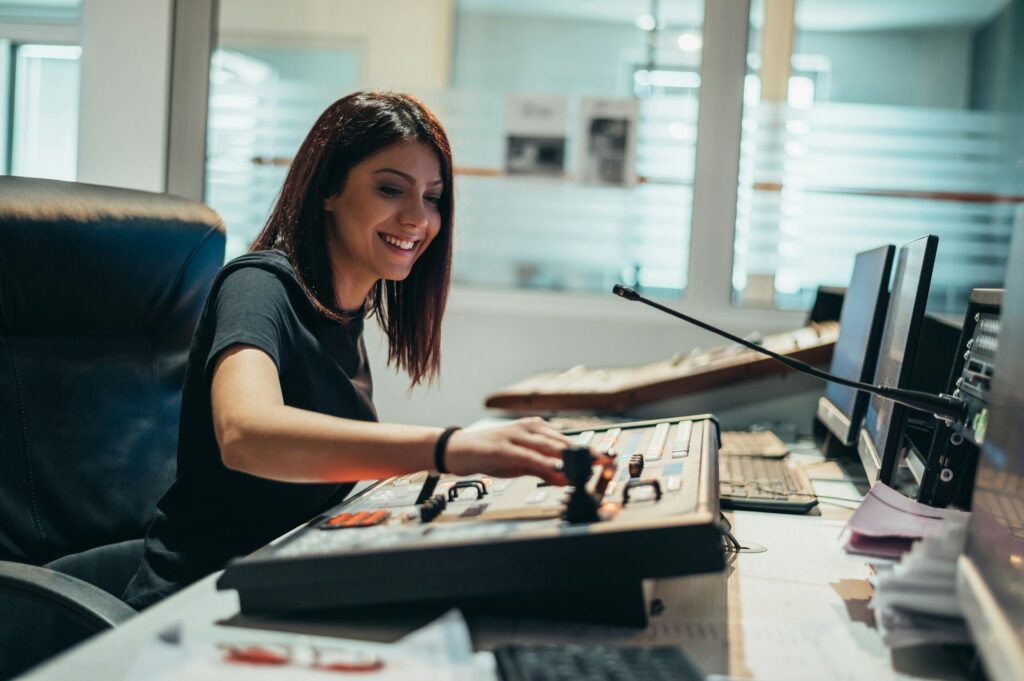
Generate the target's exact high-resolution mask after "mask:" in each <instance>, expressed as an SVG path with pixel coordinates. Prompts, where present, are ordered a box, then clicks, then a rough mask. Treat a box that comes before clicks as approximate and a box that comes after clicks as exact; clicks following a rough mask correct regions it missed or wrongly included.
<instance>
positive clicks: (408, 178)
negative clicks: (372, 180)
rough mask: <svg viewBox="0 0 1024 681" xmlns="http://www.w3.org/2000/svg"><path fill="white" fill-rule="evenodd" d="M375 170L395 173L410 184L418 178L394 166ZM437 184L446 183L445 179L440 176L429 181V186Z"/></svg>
mask: <svg viewBox="0 0 1024 681" xmlns="http://www.w3.org/2000/svg"><path fill="white" fill-rule="evenodd" d="M373 172H374V174H377V173H393V174H395V175H398V176H399V177H401V178H402V179H404V180H405V181H406V182H408V183H409V184H416V178H415V177H413V176H412V175H410V174H409V173H403V172H402V171H401V170H395V169H394V168H381V169H380V170H375V171H373ZM435 184H444V180H442V179H440V178H438V179H436V180H434V181H433V182H428V183H427V186H429V187H433V186H434V185H435Z"/></svg>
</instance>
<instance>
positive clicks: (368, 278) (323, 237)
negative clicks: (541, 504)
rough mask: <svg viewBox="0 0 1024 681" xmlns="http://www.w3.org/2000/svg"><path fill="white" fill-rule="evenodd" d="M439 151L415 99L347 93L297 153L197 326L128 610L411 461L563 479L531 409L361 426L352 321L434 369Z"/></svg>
mask: <svg viewBox="0 0 1024 681" xmlns="http://www.w3.org/2000/svg"><path fill="white" fill-rule="evenodd" d="M453 207H454V206H453V187H452V160H451V150H450V147H449V144H448V139H447V136H446V135H445V132H444V129H443V128H442V127H441V124H440V123H439V122H438V121H437V119H436V118H435V117H434V116H433V115H432V114H431V113H430V112H429V111H428V110H427V109H426V108H425V107H424V106H423V105H422V104H420V103H419V102H418V101H416V100H415V99H413V98H411V97H408V96H406V95H400V94H390V93H372V92H359V93H356V94H353V95H349V96H348V97H344V98H343V99H340V100H338V101H337V102H335V103H334V104H332V105H331V106H330V107H328V109H327V110H326V111H325V112H324V113H323V114H322V115H321V116H320V118H319V120H317V122H316V123H315V124H314V126H313V129H312V130H311V131H310V132H309V135H308V136H307V137H306V139H305V141H304V142H303V143H302V146H301V147H300V148H299V151H298V153H297V154H296V156H295V159H294V161H293V162H292V164H291V167H290V168H289V171H288V176H287V178H286V180H285V183H284V186H283V187H282V189H281V194H280V196H279V198H278V200H277V204H276V206H275V208H274V210H273V212H272V214H271V215H270V218H269V219H268V221H267V224H266V226H265V227H264V229H263V231H262V232H261V233H260V235H259V236H258V237H257V238H256V241H255V243H254V244H253V246H252V249H251V251H250V253H248V254H246V255H243V256H241V257H239V258H237V259H235V260H233V261H232V262H230V263H228V264H227V265H226V266H225V267H224V269H223V270H222V271H221V273H220V274H219V275H218V277H217V279H216V281H215V282H214V284H213V287H212V290H211V291H210V296H209V299H208V300H207V304H206V309H205V310H204V312H203V315H202V318H201V319H200V321H199V325H198V327H197V328H196V333H195V338H194V340H193V343H192V349H191V352H190V355H189V364H188V370H187V372H186V376H185V385H184V390H183V393H182V406H181V425H180V430H179V443H178V475H177V480H176V481H175V482H174V484H173V485H172V486H171V488H170V490H168V492H167V494H165V495H164V497H163V498H162V499H161V500H160V503H159V505H158V509H157V513H156V517H155V519H154V521H153V523H152V525H151V526H150V529H149V532H148V534H147V537H146V553H145V557H144V559H143V561H142V564H141V566H140V568H139V570H138V572H137V573H136V575H135V577H134V578H133V579H132V581H131V583H130V584H129V585H128V588H127V591H126V592H125V599H126V600H127V601H128V602H129V603H130V604H131V605H133V606H134V607H136V608H143V607H146V606H148V605H149V604H151V603H153V602H155V601H157V600H159V599H160V598H162V597H164V596H166V595H168V594H170V593H172V592H173V591H175V590H177V589H179V588H181V587H182V586H185V585H187V584H189V583H191V582H193V581H195V580H196V579H199V578H200V577H202V576H204V575H206V574H209V573H210V572H213V571H215V570H218V569H220V568H222V567H224V565H225V563H227V561H228V560H229V559H231V558H232V557H235V556H241V555H244V554H246V553H249V552H251V551H253V550H255V549H257V548H259V547H260V546H262V545H264V544H266V543H267V542H268V541H269V540H271V539H273V538H275V537H277V536H279V535H281V534H283V533H284V532H286V531H288V530H289V529H291V528H293V527H295V526H297V525H299V524H300V523H303V522H305V521H306V520H308V519H310V518H311V517H313V516H315V515H317V514H318V513H320V512H322V511H324V510H326V509H327V508H329V507H330V506H331V505H333V504H335V503H337V502H339V501H341V499H343V498H344V497H345V495H346V494H348V492H349V491H350V490H351V487H352V483H353V482H354V481H357V480H365V479H377V478H384V477H388V476H392V475H398V474H403V473H410V472H415V471H420V470H438V469H440V470H442V471H448V472H451V473H455V474H469V473H487V474H490V475H494V476H505V477H507V476H518V475H525V474H530V475H537V476H539V477H541V478H543V479H545V480H547V481H549V482H552V483H556V484H562V483H564V478H563V477H562V474H561V473H560V472H559V465H558V463H559V458H558V457H559V456H560V454H561V450H562V449H563V448H564V447H565V446H566V445H567V444H569V440H568V439H567V438H565V437H564V436H562V435H561V434H560V433H558V432H557V431H555V430H554V429H552V428H550V427H549V426H548V425H547V424H545V423H544V422H543V421H542V420H540V419H523V420H520V421H516V422H514V423H511V424H509V425H505V426H501V427H497V428H492V429H487V430H479V431H462V430H456V429H447V430H442V429H440V428H429V427H421V426H407V425H392V424H381V423H377V422H376V421H377V415H376V411H375V409H374V406H373V402H372V400H371V380H370V369H369V362H368V361H367V358H366V350H365V347H364V343H363V337H362V333H363V320H364V318H366V317H375V318H376V319H377V321H378V322H379V323H380V325H381V326H382V327H383V329H384V331H385V333H386V335H387V338H388V361H389V363H393V364H396V365H397V366H399V367H401V368H402V369H404V370H405V371H406V372H407V373H408V374H409V376H410V378H411V379H412V384H413V385H416V384H418V383H420V382H421V381H423V380H424V379H427V380H430V379H433V378H434V377H435V376H436V375H437V372H438V368H439V365H440V345H441V320H442V316H443V313H444V308H445V301H446V299H447V295H448V285H449V280H450V268H451V254H452V216H453Z"/></svg>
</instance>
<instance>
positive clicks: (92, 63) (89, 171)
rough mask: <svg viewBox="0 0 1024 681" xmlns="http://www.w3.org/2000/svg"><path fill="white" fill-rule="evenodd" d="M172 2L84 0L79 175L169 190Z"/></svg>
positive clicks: (91, 179)
mask: <svg viewBox="0 0 1024 681" xmlns="http://www.w3.org/2000/svg"><path fill="white" fill-rule="evenodd" d="M172 4H173V3H172V0H146V2H138V0H88V2H84V3H83V4H82V21H81V40H82V43H81V44H82V80H81V89H80V92H81V100H80V105H79V122H78V130H79V134H78V180H79V181H80V182H89V183H93V184H103V185H112V186H117V187H128V188H131V189H144V190H148V191H156V192H162V191H164V190H165V188H166V172H167V128H168V110H169V93H170V72H171V67H170V63H171V61H170V60H171V35H172V31H171V22H172V14H171V10H172Z"/></svg>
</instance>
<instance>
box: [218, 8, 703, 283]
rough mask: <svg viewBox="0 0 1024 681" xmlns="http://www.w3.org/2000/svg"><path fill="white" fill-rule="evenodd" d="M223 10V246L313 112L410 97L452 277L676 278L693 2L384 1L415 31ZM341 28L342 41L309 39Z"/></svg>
mask: <svg viewBox="0 0 1024 681" xmlns="http://www.w3.org/2000/svg"><path fill="white" fill-rule="evenodd" d="M220 7H221V19H220V28H221V31H220V34H221V35H222V36H224V38H223V39H222V40H221V43H220V46H219V47H220V49H219V50H218V51H217V52H216V54H215V57H214V60H213V71H212V74H211V86H210V109H209V113H210V118H209V139H208V154H207V155H208V162H207V196H206V200H207V202H208V203H209V204H210V205H211V206H212V207H214V208H215V209H217V210H218V211H220V212H221V214H222V215H223V216H224V219H225V221H226V223H227V225H228V234H229V244H228V257H231V256H232V255H237V254H238V253H240V252H242V251H243V250H245V248H246V246H247V244H248V243H250V242H251V241H252V238H253V237H254V236H255V234H256V233H257V232H258V231H259V229H260V228H261V227H262V225H263V222H264V221H265V219H266V216H267V213H268V211H269V209H270V207H271V204H272V202H273V200H274V197H275V195H276V193H277V191H278V189H279V188H280V185H281V181H282V180H283V178H284V173H285V168H286V166H287V163H288V162H289V161H290V158H291V156H292V155H293V154H294V153H295V150H296V149H297V148H298V145H299V143H300V142H301V140H302V137H303V135H304V134H305V133H306V132H307V130H308V129H309V126H310V125H311V124H312V123H313V121H314V119H315V117H316V115H317V114H319V113H320V111H321V110H322V109H323V108H324V107H325V106H326V105H327V104H328V103H330V102H331V101H333V100H334V99H336V98H338V97H340V96H342V95H345V94H347V93H349V92H351V91H353V90H355V89H358V88H382V89H396V90H402V91H406V92H410V93H412V94H414V95H416V96H418V97H420V98H421V99H423V100H424V101H425V102H426V103H427V105H428V106H430V108H431V109H433V110H434V111H435V112H436V113H437V114H438V116H439V117H440V119H441V120H442V122H443V123H444V124H445V126H446V128H447V130H448V133H449V136H450V138H451V141H452V146H453V151H454V157H455V164H456V168H455V172H456V176H457V187H456V191H457V197H458V198H457V210H456V225H457V227H456V240H455V267H454V270H453V274H454V279H455V281H456V282H459V283H463V284H468V285H481V286H499V287H525V288H543V289H555V290H567V291H594V292H600V293H602V294H603V293H606V292H607V290H608V288H609V287H610V286H611V284H612V283H614V282H618V281H623V280H625V281H627V282H629V283H636V284H639V285H640V286H642V287H644V288H646V289H648V290H657V291H661V292H663V293H668V294H670V295H678V294H679V293H680V292H681V291H682V290H683V288H684V287H685V285H686V267H687V261H688V243H689V228H690V210H691V202H692V184H693V166H694V142H695V139H696V124H697V102H698V92H699V87H700V61H701V50H702V27H703V2H702V0H662V1H661V2H658V1H657V0H655V1H654V2H651V1H649V0H623V1H622V2H615V3H603V4H601V5H595V6H592V5H590V4H588V3H550V2H542V1H540V0H532V1H522V0H457V2H455V3H454V14H455V16H454V21H452V17H451V15H450V14H448V13H449V12H451V11H453V9H452V4H450V3H446V2H431V3H426V2H424V1H423V0H405V1H404V2H403V1H399V2H396V3H393V4H392V5H390V6H389V7H390V9H389V12H390V14H391V15H398V14H402V15H409V16H404V18H403V21H412V19H410V16H412V15H413V14H416V16H417V17H419V18H417V19H416V21H419V22H421V23H422V24H423V25H424V28H423V31H421V32H420V33H417V34H416V35H408V36H407V35H406V34H404V33H401V30H402V29H396V28H395V26H394V21H393V17H392V16H386V15H385V13H384V10H382V9H376V8H372V7H368V8H367V9H365V11H362V10H361V11H360V12H359V13H358V16H357V15H353V16H349V17H346V19H345V21H343V22H342V21H340V20H338V19H337V15H326V14H324V13H323V11H322V7H320V6H319V5H317V4H316V3H303V2H295V3H292V4H291V5H290V6H289V7H290V9H289V16H287V17H285V16H283V15H281V14H280V13H278V12H277V10H276V9H273V8H272V7H271V6H270V4H268V3H258V4H257V5H256V9H252V6H251V5H249V4H247V3H242V2H238V0H224V1H223V2H222V3H221V5H220ZM417 13H418V14H417ZM425 14H429V15H431V16H434V17H437V16H441V17H443V20H441V21H439V22H438V23H439V24H440V27H439V26H437V25H435V26H433V27H432V29H431V30H428V28H429V27H428V26H427V24H429V22H425V23H424V22H423V21H422V19H423V17H424V15H425ZM428 18H429V17H428ZM324 21H328V22H330V21H337V22H338V25H337V26H334V25H324ZM313 25H318V26H319V28H318V29H317V31H316V32H313V31H311V30H309V29H308V26H313ZM435 29H436V30H435ZM342 30H344V33H345V35H346V36H347V39H348V43H349V45H350V46H351V49H348V48H341V49H339V48H337V47H331V48H330V49H327V48H325V49H322V50H318V49H311V48H310V47H309V43H310V41H314V42H315V41H316V40H317V39H318V37H319V38H320V39H321V40H327V39H326V38H325V37H324V36H328V35H331V34H333V33H336V32H339V31H342ZM396 30H397V31H398V33H396ZM410 42H412V43H414V44H410ZM396 45H399V46H400V49H398V50H397V52H396ZM403 51H404V52H403ZM416 52H418V53H420V54H423V57H422V59H421V60H420V61H421V62H423V63H430V64H433V63H438V60H437V58H436V55H438V54H441V55H444V58H443V60H440V61H443V63H445V64H446V65H447V66H446V67H445V69H444V71H445V72H443V73H425V72H426V71H429V68H423V67H421V64H417V63H413V61H410V60H411V59H413V58H412V57H411V56H409V54H411V53H416ZM432 60H433V61H432Z"/></svg>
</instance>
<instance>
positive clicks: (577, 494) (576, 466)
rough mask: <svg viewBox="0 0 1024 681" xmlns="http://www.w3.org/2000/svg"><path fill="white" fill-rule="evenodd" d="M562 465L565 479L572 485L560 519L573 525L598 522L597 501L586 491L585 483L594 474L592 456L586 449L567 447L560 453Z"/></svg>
mask: <svg viewBox="0 0 1024 681" xmlns="http://www.w3.org/2000/svg"><path fill="white" fill-rule="evenodd" d="M562 463H563V464H564V467H563V469H562V470H563V471H564V472H565V477H566V478H568V479H569V484H570V485H572V493H571V494H570V495H569V499H568V500H567V502H566V504H565V512H564V513H563V514H562V517H563V518H565V519H566V520H568V521H569V522H570V523H572V524H574V525H575V524H577V523H592V522H594V521H596V520H599V517H598V515H597V508H598V505H599V504H598V502H599V499H598V498H597V497H596V496H594V495H593V494H591V493H590V492H588V491H587V481H588V480H590V476H591V475H592V474H593V472H594V468H593V467H594V455H593V454H592V453H591V452H590V449H588V448H587V447H567V448H565V449H564V450H563V451H562Z"/></svg>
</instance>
